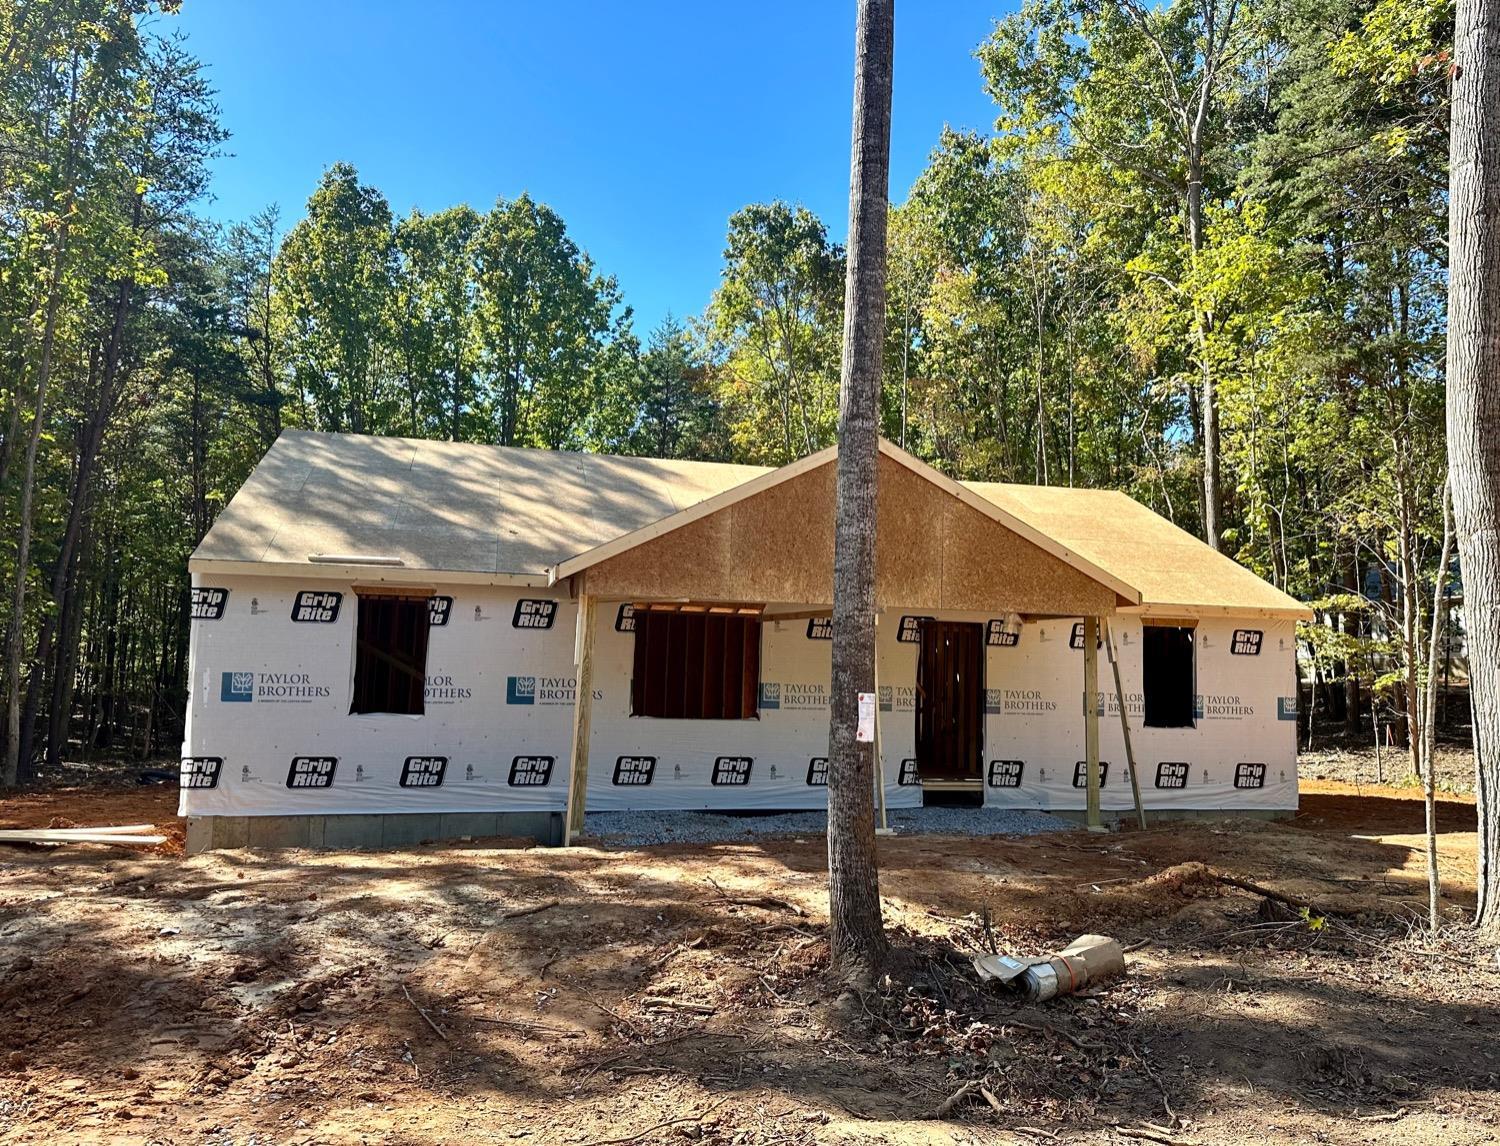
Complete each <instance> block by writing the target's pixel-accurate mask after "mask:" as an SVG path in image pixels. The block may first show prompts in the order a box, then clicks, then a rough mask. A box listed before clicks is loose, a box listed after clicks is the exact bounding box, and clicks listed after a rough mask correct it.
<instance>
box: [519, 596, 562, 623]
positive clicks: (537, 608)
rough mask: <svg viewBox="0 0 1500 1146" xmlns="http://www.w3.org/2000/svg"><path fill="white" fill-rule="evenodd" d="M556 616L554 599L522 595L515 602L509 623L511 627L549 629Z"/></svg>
mask: <svg viewBox="0 0 1500 1146" xmlns="http://www.w3.org/2000/svg"><path fill="white" fill-rule="evenodd" d="M556 616H557V602H556V601H549V600H545V599H532V598H529V597H523V598H521V600H519V601H517V602H516V612H515V615H514V616H512V617H511V619H510V625H511V628H513V629H550V628H551V627H552V621H553V619H554V618H556Z"/></svg>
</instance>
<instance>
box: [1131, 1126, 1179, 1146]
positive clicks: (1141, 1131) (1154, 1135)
mask: <svg viewBox="0 0 1500 1146" xmlns="http://www.w3.org/2000/svg"><path fill="white" fill-rule="evenodd" d="M1115 1133H1116V1134H1119V1135H1120V1136H1121V1137H1123V1138H1142V1139H1145V1140H1146V1141H1147V1142H1159V1143H1161V1146H1196V1144H1195V1143H1194V1142H1193V1140H1192V1139H1191V1138H1177V1137H1174V1136H1173V1135H1171V1134H1163V1133H1161V1131H1159V1130H1147V1129H1145V1128H1144V1127H1138V1126H1116V1127H1115Z"/></svg>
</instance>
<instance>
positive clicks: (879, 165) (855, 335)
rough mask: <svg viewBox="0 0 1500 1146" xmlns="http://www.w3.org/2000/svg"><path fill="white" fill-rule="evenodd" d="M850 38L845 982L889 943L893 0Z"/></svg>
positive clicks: (840, 849) (841, 901) (837, 690)
mask: <svg viewBox="0 0 1500 1146" xmlns="http://www.w3.org/2000/svg"><path fill="white" fill-rule="evenodd" d="M855 39H856V54H855V70H854V141H853V155H852V159H851V170H850V180H849V263H848V277H847V279H846V281H845V288H844V357H843V369H842V373H841V377H840V384H839V455H838V510H837V513H838V518H837V522H836V524H835V527H834V529H835V533H834V561H833V674H832V693H833V695H832V699H831V704H830V728H829V738H828V740H829V743H828V762H829V769H828V905H829V910H828V916H829V946H830V948H831V951H832V957H833V968H834V971H835V973H836V974H838V975H840V976H842V977H843V978H844V979H845V980H846V981H849V982H860V981H868V980H869V979H870V978H872V977H873V975H874V972H875V970H876V968H877V967H878V966H879V964H880V961H881V959H882V958H883V957H884V955H885V950H886V944H885V931H884V928H883V927H882V925H881V920H880V886H879V881H878V879H877V876H876V870H875V798H874V797H875V793H874V786H875V783H876V781H877V777H876V775H875V767H874V747H873V745H872V744H870V743H861V742H859V741H857V740H856V739H855V731H856V728H857V725H858V719H859V716H858V694H859V693H861V692H870V693H873V692H874V691H875V504H876V500H875V475H876V468H877V465H878V461H879V457H880V438H879V433H880V375H881V367H882V364H883V359H884V355H883V353H882V351H883V348H884V345H885V255H886V251H885V245H886V209H887V197H888V194H889V186H890V155H891V71H892V56H893V51H894V43H895V0H859V16H858V25H857V30H856V33H855Z"/></svg>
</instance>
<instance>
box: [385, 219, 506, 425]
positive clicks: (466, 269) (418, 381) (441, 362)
mask: <svg viewBox="0 0 1500 1146" xmlns="http://www.w3.org/2000/svg"><path fill="white" fill-rule="evenodd" d="M482 223H483V219H482V218H481V216H480V215H479V213H478V212H476V211H475V210H474V209H473V208H471V207H467V206H460V207H450V208H449V209H448V210H446V211H440V212H438V213H437V214H435V215H424V214H422V213H421V212H420V211H413V212H412V213H411V214H410V215H408V216H407V217H406V218H404V219H402V220H401V221H400V223H398V224H397V225H396V251H397V255H398V257H399V260H400V261H399V265H398V267H397V271H396V274H395V279H394V288H393V290H392V295H391V310H392V317H391V341H392V344H393V345H392V353H391V355H390V357H391V359H392V362H393V367H394V369H395V370H396V372H397V373H398V374H399V375H400V384H399V389H400V390H401V391H402V392H403V405H404V415H403V417H402V419H400V421H401V422H402V423H403V424H404V425H405V427H406V430H405V432H406V433H408V434H410V435H411V436H412V437H418V438H423V437H434V436H436V437H445V438H447V439H448V440H449V441H453V442H462V441H472V440H474V439H476V438H478V439H481V440H482V439H483V438H485V437H486V436H487V435H488V430H489V425H488V422H489V419H488V411H487V409H486V407H485V404H484V403H483V402H482V400H481V395H480V392H479V387H478V372H479V332H478V296H479V289H478V283H477V281H476V278H475V274H474V245H475V242H476V240H477V239H478V237H479V228H480V226H481V225H482Z"/></svg>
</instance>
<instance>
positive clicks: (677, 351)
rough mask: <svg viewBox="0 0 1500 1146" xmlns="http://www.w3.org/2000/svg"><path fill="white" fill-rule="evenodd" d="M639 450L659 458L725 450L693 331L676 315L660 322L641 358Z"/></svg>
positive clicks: (715, 454) (706, 455) (709, 455)
mask: <svg viewBox="0 0 1500 1146" xmlns="http://www.w3.org/2000/svg"><path fill="white" fill-rule="evenodd" d="M640 369H641V384H642V389H641V395H640V426H639V429H638V440H637V441H636V447H637V448H636V451H635V452H638V453H642V454H646V455H648V456H650V457H658V458H700V459H717V458H719V457H721V455H722V454H723V453H724V452H725V450H727V448H728V443H727V442H725V441H724V433H723V429H722V425H721V423H720V420H719V411H718V407H717V405H716V404H715V403H714V401H713V399H712V396H711V395H710V394H709V392H708V379H707V373H706V371H705V369H704V366H703V362H702V360H701V357H700V354H699V350H698V347H697V346H696V344H695V342H694V339H693V333H692V331H691V330H689V329H688V327H687V326H685V325H683V323H682V322H680V321H679V320H678V319H677V317H676V316H675V315H672V314H668V315H667V316H666V317H665V318H663V319H662V320H661V322H660V323H659V324H657V327H656V329H655V330H653V331H652V332H651V335H650V337H649V338H648V339H647V340H646V350H645V353H644V354H642V355H641V364H640Z"/></svg>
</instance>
